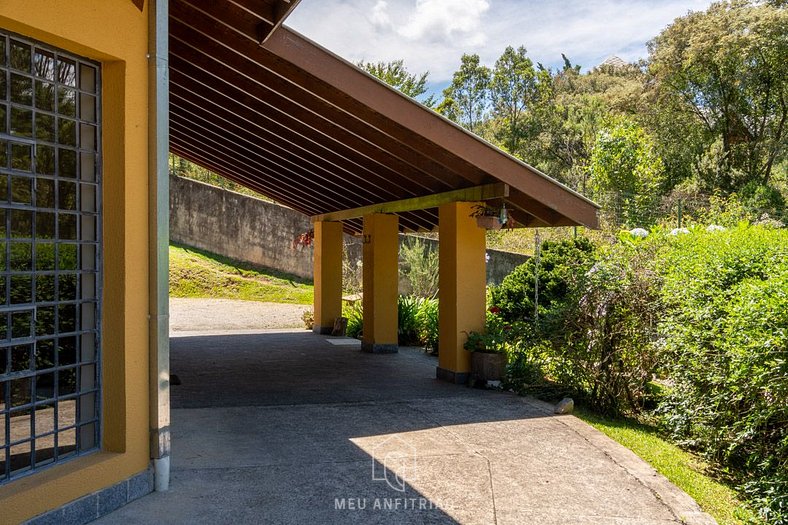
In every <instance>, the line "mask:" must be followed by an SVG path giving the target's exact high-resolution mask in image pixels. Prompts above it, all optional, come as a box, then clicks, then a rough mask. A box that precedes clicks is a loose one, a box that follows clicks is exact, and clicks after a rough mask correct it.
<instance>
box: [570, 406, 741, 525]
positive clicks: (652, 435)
mask: <svg viewBox="0 0 788 525" xmlns="http://www.w3.org/2000/svg"><path fill="white" fill-rule="evenodd" d="M575 415H576V416H577V417H579V418H580V419H582V420H583V421H585V422H586V423H588V424H589V425H591V426H593V427H594V428H596V429H597V430H599V431H601V432H603V433H604V434H607V436H608V437H610V438H612V439H614V440H615V441H617V442H619V443H621V444H622V445H624V446H625V447H627V448H628V449H630V450H631V451H633V452H634V453H635V454H637V455H638V456H640V457H641V458H642V459H643V460H645V461H646V462H647V463H649V464H650V465H651V466H652V467H654V468H655V469H656V470H657V471H658V472H659V473H661V474H662V475H663V476H665V477H666V478H668V479H669V480H670V481H671V483H673V484H674V485H676V486H678V487H679V488H680V489H681V490H683V491H684V492H686V493H687V494H689V495H690V496H692V498H693V499H694V500H695V501H697V502H698V505H700V506H701V508H702V509H703V510H704V511H705V512H708V513H709V514H711V515H712V516H713V517H714V519H716V520H717V522H718V523H719V524H720V525H728V524H743V523H750V522H752V521H751V520H755V517H754V515H753V513H751V512H749V511H748V510H747V509H745V508H744V507H743V506H742V501H741V500H739V498H738V497H737V495H736V492H735V491H734V490H733V489H731V488H730V487H728V486H727V485H725V484H723V483H721V482H719V481H717V480H715V479H714V478H712V477H709V476H708V475H706V474H704V472H706V471H707V470H708V468H707V465H706V464H705V463H704V462H703V460H702V459H700V458H698V457H697V456H695V455H693V454H691V453H689V452H686V451H684V450H682V449H680V448H679V447H677V446H676V445H674V444H672V443H670V442H668V441H666V440H665V439H663V438H661V437H660V436H659V434H658V433H657V431H656V430H655V429H654V428H653V427H649V426H646V425H643V424H640V423H638V422H636V421H633V420H629V419H608V418H603V417H601V416H599V415H597V414H594V413H592V412H589V411H587V410H584V409H582V408H580V409H577V410H575ZM755 521H756V522H757V520H755Z"/></svg>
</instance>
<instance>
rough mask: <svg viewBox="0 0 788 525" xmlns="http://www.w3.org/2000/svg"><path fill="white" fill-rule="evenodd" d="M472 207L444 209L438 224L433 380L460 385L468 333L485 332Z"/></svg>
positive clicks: (480, 240)
mask: <svg viewBox="0 0 788 525" xmlns="http://www.w3.org/2000/svg"><path fill="white" fill-rule="evenodd" d="M475 204H476V203H473V202H452V203H448V204H443V205H441V207H440V211H439V214H440V215H439V221H440V254H439V255H440V279H439V285H440V292H439V299H440V306H439V334H440V353H439V355H438V370H437V377H438V379H443V380H445V381H450V382H452V383H465V382H466V381H467V380H468V374H469V372H470V365H471V358H470V352H468V351H467V350H465V349H464V348H463V344H465V340H466V338H467V334H468V332H470V331H472V330H476V331H480V330H483V329H484V321H485V310H486V295H485V293H486V291H485V287H486V268H485V258H484V257H485V250H486V240H485V235H484V233H485V231H484V229H482V228H480V227H479V226H477V224H476V219H474V218H473V217H471V214H472V213H473V206H474V205H475Z"/></svg>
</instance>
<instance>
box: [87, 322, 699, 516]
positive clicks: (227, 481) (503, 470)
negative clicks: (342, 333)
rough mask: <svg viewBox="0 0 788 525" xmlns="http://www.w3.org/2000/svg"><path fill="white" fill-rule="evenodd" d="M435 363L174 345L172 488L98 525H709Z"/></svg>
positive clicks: (201, 339) (319, 347)
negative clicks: (444, 377) (448, 376)
mask: <svg viewBox="0 0 788 525" xmlns="http://www.w3.org/2000/svg"><path fill="white" fill-rule="evenodd" d="M435 365H436V362H435V359H434V358H431V357H429V356H427V355H425V354H424V353H423V352H421V351H419V350H416V349H401V351H400V352H399V353H398V354H392V355H377V354H375V355H373V354H365V353H361V352H359V350H358V346H357V345H354V344H349V345H334V344H329V342H328V341H327V339H326V338H325V337H320V336H316V335H313V334H311V333H308V332H291V333H285V332H268V333H261V334H227V333H216V334H202V335H195V336H190V337H177V338H174V339H172V368H173V372H175V373H177V374H178V376H179V377H180V379H181V381H182V385H181V386H176V387H173V388H172V402H173V407H174V409H173V411H172V434H173V444H172V450H173V456H172V462H173V463H172V466H173V472H172V485H171V490H170V491H169V492H167V493H155V494H152V495H150V496H147V497H145V498H142V499H141V500H138V501H136V502H134V503H132V504H130V505H128V506H126V507H124V508H122V509H120V510H119V511H117V512H115V513H113V514H111V515H110V516H108V517H105V518H104V519H103V520H101V521H100V523H105V524H134V523H189V524H192V523H210V524H223V523H226V524H231V523H232V524H236V523H283V524H289V523H294V524H296V523H307V524H309V523H312V524H327V523H342V524H344V523H479V524H490V523H501V524H530V523H534V524H573V523H574V524H592V523H593V524H616V525H625V524H654V525H656V524H660V525H668V524H677V523H681V522H682V520H685V521H686V522H687V523H713V521H711V520H710V518H708V517H707V516H706V515H704V514H702V513H700V511H699V509H698V507H697V506H696V505H695V503H694V501H692V500H691V499H690V498H689V496H687V495H686V494H684V493H683V492H681V491H679V490H678V489H677V488H675V487H674V486H672V485H671V484H670V483H668V482H667V480H665V479H664V478H663V477H662V476H659V475H657V474H656V473H655V472H654V471H653V470H652V469H651V468H650V467H648V466H647V465H646V464H645V463H643V462H642V461H640V460H639V459H638V458H637V457H635V456H634V455H633V454H632V453H631V452H630V451H628V450H626V449H624V448H623V447H621V446H619V445H617V444H616V443H614V442H612V441H611V440H609V439H608V438H606V437H605V436H603V435H602V434H600V433H599V432H597V431H595V430H593V429H592V428H591V427H589V426H587V425H585V424H584V423H582V422H581V421H580V420H578V419H576V418H574V417H572V416H554V415H552V413H551V410H550V408H551V407H550V406H549V405H546V404H544V403H541V402H538V401H535V400H530V399H526V398H521V397H517V396H514V395H509V394H504V393H500V392H489V391H481V390H474V389H470V388H466V387H460V386H455V385H449V384H447V383H443V382H439V381H436V380H435V379H434V374H435Z"/></svg>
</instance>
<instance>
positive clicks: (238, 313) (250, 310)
mask: <svg viewBox="0 0 788 525" xmlns="http://www.w3.org/2000/svg"><path fill="white" fill-rule="evenodd" d="M308 309H309V306H306V305H301V304H281V303H261V302H257V301H236V300H232V299H183V298H171V299H170V332H171V333H172V332H203V331H207V330H257V329H260V330H270V329H273V328H304V322H303V321H302V320H301V315H302V314H303V313H304V311H305V310H308Z"/></svg>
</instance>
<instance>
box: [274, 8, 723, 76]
mask: <svg viewBox="0 0 788 525" xmlns="http://www.w3.org/2000/svg"><path fill="white" fill-rule="evenodd" d="M710 3H711V0H563V1H561V2H556V1H554V0H377V2H375V3H373V2H370V1H369V0H302V1H301V3H300V4H299V6H298V7H297V8H296V9H295V11H294V12H293V14H292V15H291V16H290V18H289V19H288V22H287V23H288V25H290V26H291V27H293V28H294V29H296V30H297V31H300V32H302V33H304V34H305V35H306V36H308V37H309V38H312V39H314V40H316V41H317V42H319V43H320V44H322V45H324V46H326V47H327V48H329V49H331V50H332V51H334V52H336V53H338V54H339V55H340V56H343V57H345V58H346V59H348V60H350V61H352V62H356V61H358V60H366V61H380V60H383V61H389V60H397V59H404V60H405V64H406V66H407V67H408V69H410V70H411V71H413V72H417V73H420V72H423V71H429V72H430V82H431V84H432V85H433V87H434V86H440V85H442V84H445V83H446V82H447V81H449V80H450V79H451V75H452V73H453V72H454V71H455V70H456V69H457V67H458V66H459V63H460V57H461V56H462V54H463V53H478V54H479V55H480V56H481V59H482V62H484V63H486V64H489V65H492V64H493V63H494V62H495V60H496V59H497V58H498V56H500V54H501V53H502V52H503V50H504V49H505V48H506V46H507V45H512V46H515V47H516V46H520V45H524V46H526V48H527V49H528V54H529V56H530V57H531V59H532V60H534V62H542V63H543V64H544V65H546V66H553V67H555V66H559V65H560V64H561V63H562V61H561V53H565V54H566V55H567V56H568V57H569V58H570V59H571V60H572V62H573V63H575V64H580V65H582V66H584V67H586V68H589V67H593V66H595V65H597V64H599V63H601V62H602V61H603V60H604V59H605V58H607V57H608V56H610V55H618V56H620V57H621V58H623V59H624V60H629V61H634V60H637V59H638V58H645V57H646V56H647V54H648V53H647V50H646V42H647V41H648V40H650V39H651V38H653V37H654V36H656V35H657V34H658V33H659V32H660V31H661V30H662V29H663V28H664V27H665V26H666V25H668V24H669V23H671V22H672V21H673V19H675V18H676V17H678V16H682V15H684V14H686V13H687V11H689V10H695V11H697V10H704V9H706V8H707V7H708V6H709V4H710Z"/></svg>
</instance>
